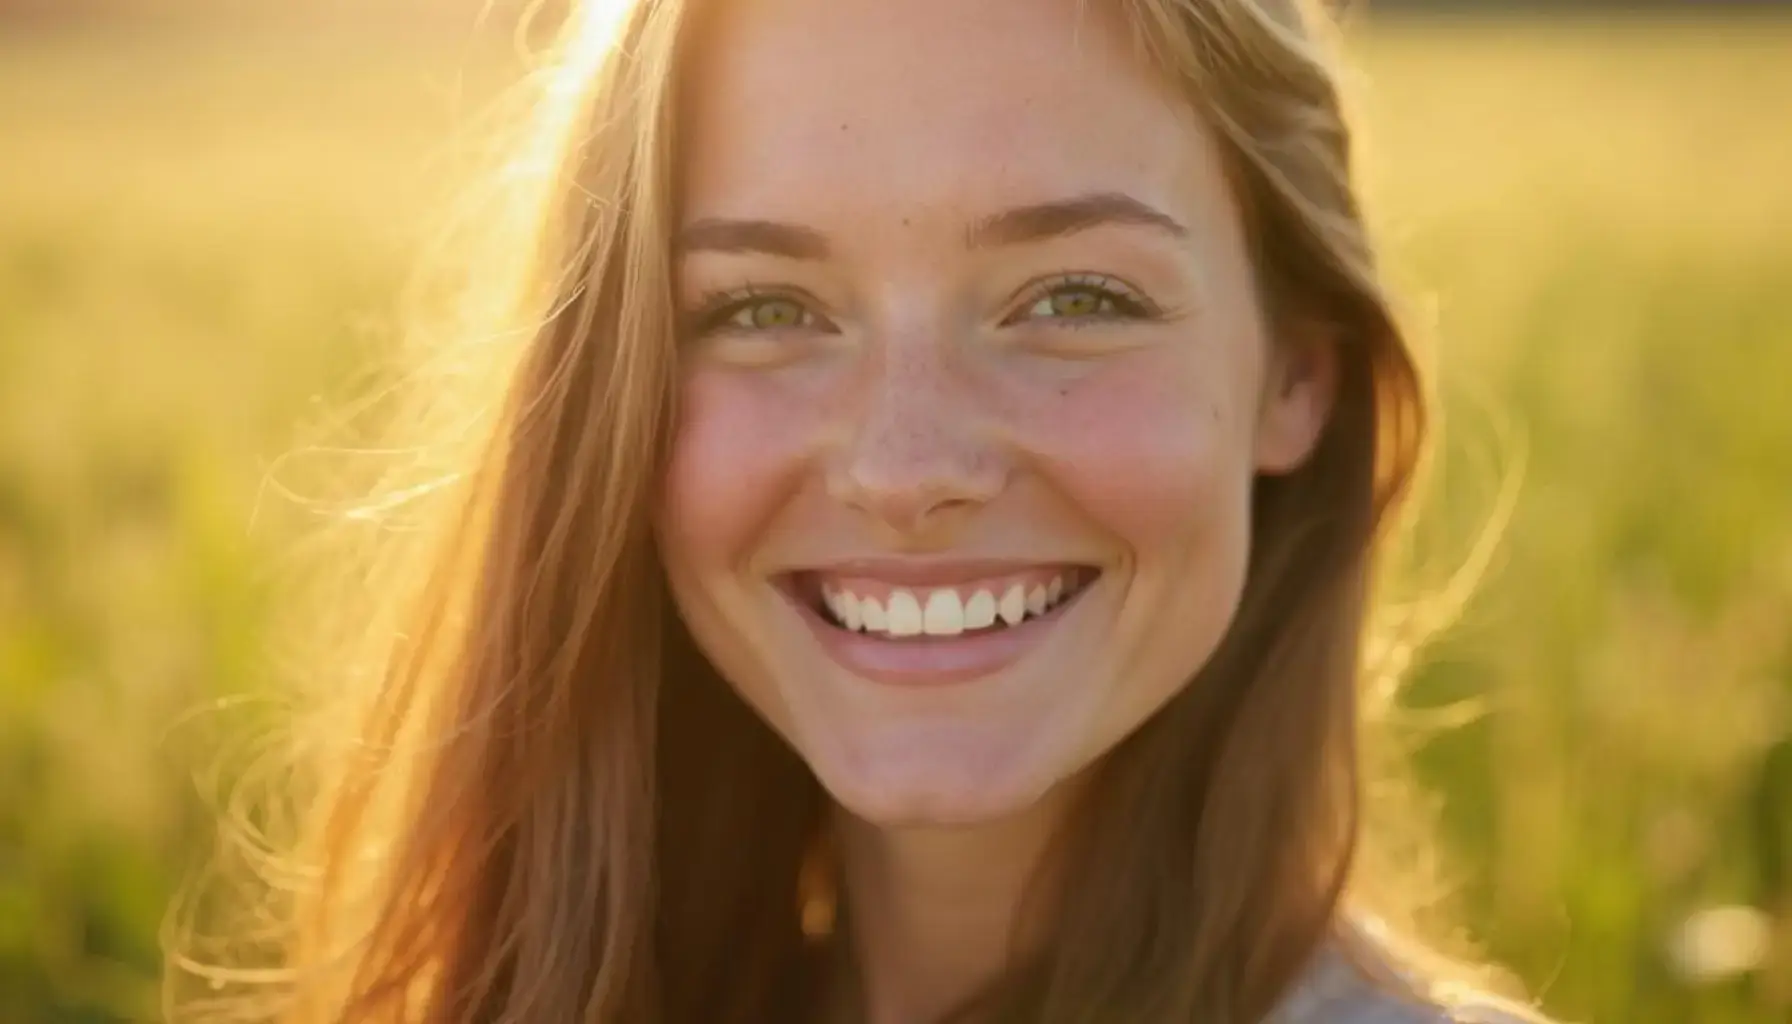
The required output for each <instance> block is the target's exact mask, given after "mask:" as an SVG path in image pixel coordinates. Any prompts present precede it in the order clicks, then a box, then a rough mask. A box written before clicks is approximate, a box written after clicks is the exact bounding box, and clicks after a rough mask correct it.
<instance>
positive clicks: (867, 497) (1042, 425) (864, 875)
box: [659, 0, 1335, 1024]
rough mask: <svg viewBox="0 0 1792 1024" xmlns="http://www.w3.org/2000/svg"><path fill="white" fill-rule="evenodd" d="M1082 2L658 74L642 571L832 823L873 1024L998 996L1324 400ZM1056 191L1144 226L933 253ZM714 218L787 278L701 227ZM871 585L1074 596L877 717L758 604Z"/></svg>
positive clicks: (831, 5)
mask: <svg viewBox="0 0 1792 1024" xmlns="http://www.w3.org/2000/svg"><path fill="white" fill-rule="evenodd" d="M1099 6H1100V5H1089V7H1090V9H1089V10H1086V11H1081V12H1079V10H1078V7H1079V4H1078V3H1077V2H1076V0H979V2H977V3H965V2H964V0H905V2H904V3H900V4H892V3H886V2H879V0H730V2H728V3H725V4H717V5H715V9H714V10H713V11H711V12H708V13H709V14H710V15H713V17H711V18H710V19H709V21H708V22H707V24H706V26H705V31H704V34H703V38H702V39H701V40H700V46H699V47H698V50H697V52H696V53H695V54H694V56H693V58H692V61H691V65H690V69H691V72H692V74H691V76H690V79H689V82H688V88H687V89H686V93H685V96H686V108H685V109H684V110H683V111H682V117H683V118H684V120H683V121H682V123H681V133H682V134H681V140H682V146H683V148H682V150H681V152H682V156H683V159H684V160H685V161H686V163H685V166H684V168H683V170H684V172H685V177H684V181H683V191H682V194H681V196H680V200H681V209H682V218H683V224H684V226H685V228H686V229H687V233H686V235H685V236H683V237H682V239H681V247H680V252H679V256H678V260H679V264H678V272H679V280H680V302H681V306H682V315H683V317H684V318H685V320H686V322H687V324H688V326H687V330H686V331H685V337H684V338H683V339H682V340H681V344H682V345H683V346H684V349H683V356H682V358H683V380H682V389H683V390H682V394H681V398H680V401H681V407H680V408H681V420H680V423H679V424H678V428H677V433H676V436H675V440H674V445H673V454H672V460H671V466H670V471H669V475H668V478H667V482H666V490H665V493H664V496H663V498H664V501H663V511H662V515H661V521H660V524H659V530H660V537H661V545H662V550H663V553H664V559H665V564H666V570H667V575H668V579H669V581H670V584H671V588H672V592H673V596H674V599H675V601H676V602H677V605H678V607H679V609H680V612H681V614H682V615H683V617H684V618H685V620H686V621H687V623H688V624H689V626H690V628H691V631H692V633H693V635H694V636H695V637H696V639H697V642H698V643H699V645H700V646H701V647H702V648H703V650H704V652H705V653H706V655H707V656H708V657H709V658H710V659H711V661H712V662H713V663H714V664H715V665H716V667H717V668H718V669H719V671H720V672H721V673H722V675H723V676H724V677H725V678H726V679H727V680H728V681H729V683H730V685H732V686H733V687H734V688H735V689H736V690H737V692H738V693H739V694H740V696H741V697H742V698H743V699H744V700H745V701H746V702H747V703H748V704H749V705H751V706H752V707H753V708H754V709H755V710H756V711H757V712H758V713H759V714H760V715H761V716H762V717H763V718H764V720H765V721H766V722H767V723H768V724H769V725H770V726H771V727H772V728H773V729H775V730H776V731H777V732H778V733H780V734H781V735H782V736H783V737H784V738H785V739H786V740H787V741H788V742H789V743H790V745H791V746H792V747H793V748H794V749H795V750H796V751H797V752H798V753H799V754H800V755H801V756H802V757H803V758H804V759H805V760H806V761H807V763H808V764H809V765H810V767H811V768H812V769H813V771H814V772H815V774H816V776H817V777H818V778H819V780H820V781H821V783H822V784H823V786H824V787H825V788H826V789H827V791H828V792H829V794H830V795H831V796H832V797H833V799H834V800H835V801H836V803H837V805H838V812H839V813H838V815H837V817H838V826H839V833H840V838H841V843H840V848H841V851H842V861H843V873H844V884H845V891H846V898H847V899H848V900H849V901H850V902H851V904H852V907H853V915H852V919H851V920H852V922H853V927H854V935H853V941H854V948H855V950H856V953H857V959H858V962H859V972H860V975H861V978H862V990H863V994H864V999H865V1002H866V1005H865V1007H864V1012H865V1014H866V1016H865V1019H867V1020H870V1021H872V1022H874V1024H906V1022H912V1021H920V1020H924V1019H926V1018H927V1017H928V1016H929V1015H931V1014H935V1013H938V1012H939V1011H940V1010H941V1009H943V1008H945V1007H947V1006H949V1005H950V1004H951V1003H953V1002H954V1001H956V1000H957V999H959V998H961V997H963V996H964V995H965V994H966V993H967V992H969V991H971V990H972V989H973V988H974V987H975V986H977V985H978V984H980V983H982V982H983V981H985V980H987V979H988V978H990V977H991V976H993V975H994V974H995V973H996V972H998V971H999V970H1000V969H1001V966H1002V963H1003V960H1004V950H1005V949H1006V948H1007V946H1006V944H1007V942H1008V940H1009V939H1010V938H1011V936H1010V934H1009V933H1010V930H1011V928H1012V926H1013V924H1014V917H1015V905H1016V902H1017V900H1018V899H1019V896H1020V893H1021V890H1022V887H1023V886H1024V884H1025V881H1026V879H1027V876H1028V873H1029V871H1030V870H1031V868H1032V867H1033V866H1034V865H1035V864H1036V863H1038V860H1039V856H1040V852H1041V848H1042V846H1043V845H1044V843H1045V842H1046V841H1047V839H1048V837H1049V836H1050V834H1051V832H1052V829H1053V828H1054V827H1055V826H1056V825H1057V823H1058V822H1059V821H1060V820H1062V816H1063V814H1064V809H1065V806H1066V804H1067V802H1068V801H1069V799H1070V796H1071V795H1072V793H1073V792H1074V791H1075V789H1076V788H1077V785H1078V780H1079V779H1082V778H1086V777H1087V774H1088V771H1087V770H1088V768H1089V767H1090V766H1091V765H1092V764H1094V763H1095V762H1096V761H1097V760H1098V759H1099V758H1101V757H1102V755H1104V754H1105V753H1106V752H1108V751H1109V750H1111V749H1112V748H1113V747H1114V746H1115V745H1116V744H1117V743H1119V742H1120V741H1121V740H1122V739H1124V738H1125V737H1126V736H1127V735H1128V734H1129V733H1130V732H1132V731H1133V730H1134V729H1136V728H1137V727H1138V726H1139V725H1140V724H1141V723H1143V722H1144V721H1146V720H1147V719H1148V718H1149V717H1150V716H1151V715H1152V714H1153V713H1154V712H1156V711H1157V710H1158V709H1159V708H1160V707H1162V706H1163V704H1164V703H1165V702H1166V701H1167V700H1168V699H1169V698H1170V697H1172V696H1173V695H1174V694H1175V693H1176V692H1178V690H1180V689H1181V688H1182V687H1184V686H1186V685H1188V681H1189V680H1190V678H1191V677H1192V676H1193V675H1194V674H1195V673H1196V672H1197V671H1198V670H1199V668H1200V667H1201V665H1202V664H1203V663H1204V662H1205V661H1206V660H1207V659H1208V658H1209V657H1210V656H1211V655H1212V653H1213V651H1214V649H1215V648H1216V646H1217V645H1218V643H1219V641H1220V638H1221V637H1222V635H1223V634H1224V632H1225V630H1226V628H1227V626H1228V625H1229V623H1230V622H1231V619H1232V616H1233V615H1234V613H1235V611H1236V609H1237V606H1238V602H1239V598H1240V595H1241V592H1242V588H1243V585H1244V579H1245V568H1246V564H1247V555H1248V548H1249V543H1250V536H1249V533H1250V530H1249V512H1250V494H1251V484H1252V481H1253V479H1254V477H1255V476H1256V475H1257V474H1259V473H1278V472H1285V471H1287V470H1289V469H1291V468H1293V467H1295V466H1296V465H1298V464H1299V463H1300V462H1301V461H1302V460H1303V459H1304V458H1305V457H1306V456H1307V454H1308V453H1309V452H1310V450H1311V448H1312V447H1313V445H1314V443H1315V441H1316V439H1317V436H1318V434H1319V432H1320V430H1321V428H1322V426H1323V423H1324V418H1325V414H1326V411H1327V408H1328V404H1329V400H1330V394H1331V390H1332V386H1333V378H1334V376H1335V368H1334V365H1333V357H1332V355H1331V348H1330V346H1329V345H1327V344H1324V343H1323V339H1314V338H1277V339H1274V340H1273V341H1272V339H1271V337H1270V334H1269V330H1268V327H1267V321H1266V318H1265V316H1264V314H1263V312H1262V310H1260V309H1259V308H1258V306H1257V303H1256V299H1255V292H1254V289H1253V278H1252V268H1251V266H1250V262H1249V258H1248V255H1247V247H1246V244H1245V235H1244V228H1243V224H1242V219H1241V214H1240V209H1239V206H1238V203H1237V202H1236V200H1235V198H1234V196H1233V195H1232V194H1231V192H1230V190H1229V188H1228V185H1227V182H1226V178H1225V176H1224V174H1223V172H1222V164H1221V159H1220V153H1219V149H1218V147H1217V144H1216V142H1215V140H1214V137H1213V136H1212V134H1211V133H1210V132H1209V131H1208V130H1207V129H1206V128H1205V127H1204V125H1203V124H1202V123H1201V120H1200V118H1199V117H1198V116H1197V114H1196V113H1195V111H1194V110H1193V109H1192V107H1191V106H1190V105H1189V104H1188V103H1187V102H1185V100H1184V99H1183V98H1181V97H1179V96H1178V95H1176V94H1175V93H1174V92H1173V91H1171V90H1170V89H1169V88H1168V87H1167V86H1166V85H1165V84H1164V83H1162V82H1160V81H1159V80H1157V79H1156V78H1155V77H1154V76H1153V75H1152V74H1151V73H1149V72H1148V70H1147V69H1146V68H1145V67H1144V66H1143V65H1142V64H1141V62H1140V61H1139V60H1138V59H1137V58H1136V56H1135V55H1134V54H1133V53H1132V51H1131V50H1130V49H1129V47H1128V45H1127V43H1126V41H1125V40H1126V37H1125V36H1124V34H1123V33H1122V32H1121V31H1119V30H1118V27H1117V26H1115V25H1110V24H1108V23H1107V22H1106V21H1105V20H1103V18H1102V16H1100V15H1099V13H1098V12H1097V9H1098V8H1099ZM1090 195H1106V196H1115V195H1118V196H1126V197H1130V198H1131V199H1132V200H1134V201H1136V202H1137V203H1139V204H1143V205H1144V206H1146V207H1149V208H1150V209H1151V210H1153V211H1156V212H1157V213H1159V214H1161V215H1162V216H1163V217H1164V218H1166V219H1167V220H1168V221H1173V222H1174V224H1175V225H1176V226H1177V227H1175V228H1171V227H1167V226H1165V225H1164V224H1160V223H1151V222H1146V221H1145V220H1142V219H1139V218H1132V219H1123V220H1121V221H1103V222H1100V223H1096V224H1093V225H1089V226H1086V229H1083V230H1075V231H1070V232H1067V233H1057V234H1052V235H1050V236H1049V237H1042V238H1021V237H1007V238H1001V239H987V238H986V239H982V240H981V241H982V243H983V244H976V245H971V244H967V235H968V234H972V233H975V232H976V230H977V228H978V226H979V225H982V226H984V227H985V228H987V226H988V224H989V219H990V218H992V217H995V216H997V215H1000V214H1002V213H1003V212H1004V211H1009V210H1013V209H1015V208H1017V207H1024V206H1028V205H1029V204H1041V203H1053V202H1059V201H1062V200H1065V199H1069V198H1074V197H1086V196H1090ZM737 220H750V221H764V222H775V223H778V224H781V225H788V226H794V227H800V228H801V229H803V230H804V231H805V232H807V233H808V234H806V235H803V236H802V237H801V238H800V239H799V240H801V241H803V242H804V245H805V247H806V248H807V249H808V250H809V251H807V252H804V253H802V254H801V255H802V256H803V257H804V258H791V255H790V254H774V253H768V252H762V251H756V250H755V249H753V248H752V247H751V246H747V245H746V242H750V241H752V239H750V238H746V236H743V235H742V233H741V232H739V231H734V232H732V234H731V233H730V230H729V229H726V228H724V229H721V230H717V229H716V228H715V225H716V224H717V222H723V221H737ZM748 234H749V235H750V234H751V233H750V232H749V233H748ZM743 239H744V241H743ZM754 244H757V243H756V242H755V243H754ZM723 249H726V250H730V251H721V250H723ZM1066 275H1069V276H1070V277H1071V278H1073V280H1072V281H1071V282H1068V283H1067V282H1065V281H1064V278H1065V276H1066ZM1090 282H1096V283H1097V284H1099V286H1100V287H1104V288H1114V289H1117V290H1119V291H1121V293H1122V295H1123V297H1124V298H1126V299H1128V300H1129V302H1127V303H1117V302H1115V301H1114V300H1112V299H1109V300H1108V301H1107V302H1106V304H1103V303H1102V301H1101V297H1100V296H1099V295H1095V294H1092V293H1091V292H1089V290H1088V289H1089V287H1090ZM743 287H750V288H751V289H752V295H751V296H749V300H750V301H751V302H755V303H757V305H746V306H741V305H739V304H738V300H739V299H740V296H739V295H738V290H739V289H742V288H743ZM1052 289H1058V290H1059V292H1060V294H1058V295H1057V297H1056V298H1055V299H1054V298H1053V292H1052ZM718 293H723V294H733V296H734V298H733V299H722V300H718V301H720V302H721V303H722V305H721V310H720V313H719V314H716V315H708V314H712V313H715V312H716V309H715V305H716V304H715V301H712V300H715V299H716V296H717V295H718ZM1041 299H1044V300H1045V303H1044V305H1043V306H1041V305H1040V300H1041ZM1130 300H1138V301H1140V302H1142V303H1143V304H1144V306H1145V307H1146V308H1145V310H1144V311H1143V312H1140V311H1139V310H1138V309H1136V308H1135V307H1134V306H1132V305H1131V302H1130ZM729 301H735V302H736V303H737V304H736V305H734V306H729V305H727V302H729ZM1054 302H1055V303H1056V305H1054ZM1092 307H1093V308H1094V309H1096V310H1097V312H1096V313H1095V314H1094V315H1088V314H1087V312H1086V311H1087V310H1089V309H1091V308H1092ZM1122 307H1124V308H1122ZM1135 314H1137V315H1135ZM706 317H707V318H706ZM718 319H719V320H720V321H721V322H720V323H718V322H717V321H718ZM867 558H878V559H891V560H896V562H898V563H903V564H906V563H905V561H904V560H907V561H908V562H913V563H915V564H928V565H938V564H940V563H942V562H948V563H949V562H953V561H958V560H965V559H997V560H1002V561H1005V562H1012V563H1014V564H1015V565H1017V566H1018V565H1026V564H1041V563H1078V564H1084V565H1089V566H1094V567H1098V568H1099V569H1100V576H1099V578H1098V579H1097V580H1096V581H1095V583H1094V584H1093V585H1091V586H1090V587H1089V588H1088V589H1087V590H1086V591H1084V592H1083V593H1082V594H1080V595H1079V596H1078V597H1077V598H1076V599H1075V601H1074V602H1073V603H1071V604H1070V605H1068V606H1067V607H1066V608H1065V610H1064V612H1063V614H1062V615H1060V616H1058V617H1057V618H1055V619H1053V620H1051V621H1049V622H1045V623H1041V624H1040V625H1041V626H1043V627H1045V628H1044V629H1043V630H1042V631H1041V632H1040V636H1039V639H1038V640H1037V641H1036V642H1035V643H1033V644H1032V645H1031V646H1030V647H1029V648H1028V649H1027V650H1026V651H1025V653H1024V654H1022V655H1021V656H1020V658H1019V659H1018V660H1017V661H1015V662H1013V663H1012V664H1010V665H1008V666H1006V667H1004V668H1002V669H1001V670H1000V671H997V672H994V673H992V674H989V675H986V676H983V677H979V678H975V679H971V680H968V681H962V682H956V683H952V684H951V685H941V686H915V685H907V686H898V685H890V684H888V683H884V682H878V681H875V680H871V679H868V678H865V677H864V676H862V675H860V674H857V673H855V672H853V671H850V670H848V669H847V668H845V667H843V666H842V665H841V664H839V663H837V662H836V661H835V660H834V659H832V658H830V657H828V656H827V654H826V653H825V652H824V649H823V647H822V645H821V644H820V643H819V642H818V641H817V639H816V636H815V634H814V633H813V631H812V629H811V628H810V627H809V625H807V624H806V623H805V621H804V619H803V613H802V612H800V611H799V610H798V608H797V607H796V606H795V605H794V604H793V602H792V599H791V598H790V597H789V596H788V594H787V592H786V591H785V590H784V589H782V587H783V585H784V582H785V581H788V579H789V578H790V577H789V576H788V575H787V574H788V573H790V572H792V571H794V570H823V571H825V570H827V568H828V567H830V566H837V565H839V564H841V563H843V562H845V561H849V560H855V559H867ZM1166 623H1173V624H1174V625H1173V626H1171V627H1168V628H1166ZM887 642H889V643H902V642H904V641H901V640H890V641H887ZM1019 938H1020V939H1021V940H1022V941H1024V936H1022V937H1019Z"/></svg>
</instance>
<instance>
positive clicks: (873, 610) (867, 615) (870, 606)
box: [859, 597, 890, 633]
mask: <svg viewBox="0 0 1792 1024" xmlns="http://www.w3.org/2000/svg"><path fill="white" fill-rule="evenodd" d="M859 618H860V619H862V620H863V624H864V626H865V631H866V632H869V633H882V632H884V631H885V630H887V629H889V626H890V622H889V619H887V618H885V617H884V608H883V605H880V604H878V603H877V598H875V597H867V598H865V599H864V600H863V601H860V602H859Z"/></svg>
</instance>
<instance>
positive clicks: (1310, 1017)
mask: <svg viewBox="0 0 1792 1024" xmlns="http://www.w3.org/2000/svg"><path fill="white" fill-rule="evenodd" d="M1364 948H1367V949H1369V950H1370V952H1369V953H1368V954H1367V956H1366V957H1365V956H1358V957H1356V958H1351V957H1348V956H1346V955H1345V954H1344V953H1342V952H1340V951H1339V950H1337V949H1335V948H1333V949H1327V950H1326V951H1325V952H1323V953H1321V954H1320V956H1319V958H1318V959H1317V960H1316V961H1315V962H1314V964H1313V966H1312V967H1310V968H1308V970H1307V973H1306V976H1305V977H1303V978H1302V979H1301V981H1300V983H1299V984H1298V985H1297V986H1296V987H1295V989H1294V991H1293V992H1292V993H1291V994H1290V995H1289V996H1288V997H1287V998H1286V999H1284V1000H1283V1001H1282V1005H1281V1006H1280V1007H1279V1008H1278V1009H1277V1010H1276V1012H1275V1013H1274V1014H1272V1015H1271V1016H1270V1019H1269V1022H1268V1024H1549V1022H1548V1021H1546V1020H1544V1019H1543V1018H1542V1017H1539V1016H1536V1015H1535V1014H1534V1013H1533V1012H1531V1011H1529V1010H1528V1009H1526V1008H1525V1007H1522V1006H1518V1005H1515V1004H1512V1003H1509V1002H1505V1001H1502V1000H1499V999H1495V998H1493V997H1491V996H1461V997H1457V998H1452V999H1449V1000H1442V999H1429V1000H1428V999H1426V998H1424V997H1422V996H1420V995H1418V994H1417V992H1416V991H1415V989H1416V986H1414V985H1412V984H1410V983H1408V982H1406V981H1404V980H1403V978H1402V976H1401V974H1400V973H1399V972H1398V971H1397V970H1396V969H1395V968H1393V967H1392V966H1387V967H1385V968H1382V966H1381V963H1386V961H1385V960H1383V959H1382V958H1381V957H1380V956H1379V955H1377V954H1376V953H1375V952H1374V951H1373V949H1372V944H1370V945H1368V946H1365V947H1364ZM1365 959H1372V960H1375V961H1381V963H1377V964H1376V967H1375V968H1373V969H1372V968H1365V967H1364V966H1361V963H1362V962H1363V961H1364V960H1365ZM1384 970H1385V974H1384V976H1382V977H1379V978H1378V977H1375V976H1373V975H1374V974H1382V973H1383V971H1384ZM1409 993H1411V994H1409Z"/></svg>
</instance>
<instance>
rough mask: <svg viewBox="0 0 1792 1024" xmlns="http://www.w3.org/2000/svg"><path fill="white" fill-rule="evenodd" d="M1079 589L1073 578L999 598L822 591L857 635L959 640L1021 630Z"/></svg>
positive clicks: (943, 592)
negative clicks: (1005, 628)
mask: <svg viewBox="0 0 1792 1024" xmlns="http://www.w3.org/2000/svg"><path fill="white" fill-rule="evenodd" d="M1074 586H1075V581H1074V577H1072V578H1070V579H1067V578H1066V576H1065V575H1058V576H1054V577H1052V579H1051V580H1050V581H1049V582H1046V583H1035V584H1033V585H1032V587H1031V588H1029V587H1028V586H1027V585H1026V584H1024V583H1016V584H1013V585H1011V586H1010V587H1009V588H1008V589H1007V590H1006V591H1005V592H1004V593H1003V594H1002V596H1001V597H1000V598H999V599H998V598H997V597H996V596H995V594H994V593H993V592H991V591H989V590H979V591H977V592H976V593H974V594H972V595H971V596H970V597H969V598H964V597H961V596H960V595H959V592H958V591H957V590H955V589H953V588H951V587H940V588H938V589H934V590H930V591H926V592H925V598H924V599H923V597H922V596H920V595H918V594H917V593H916V592H915V591H913V590H907V589H901V588H897V589H893V590H891V591H890V592H889V593H888V594H887V595H885V597H884V600H883V602H882V603H879V601H878V600H877V598H874V597H856V596H854V595H853V594H852V593H851V592H849V591H845V590H835V589H833V588H832V587H824V588H822V601H823V603H824V604H825V605H826V606H827V610H828V611H829V612H830V613H832V615H833V618H834V621H835V622H837V623H839V624H840V625H841V626H843V627H845V628H846V629H848V630H850V631H852V632H859V631H860V630H863V631H865V632H868V633H882V634H884V635H887V636H894V637H911V636H920V635H922V634H925V635H927V636H958V635H960V634H962V633H964V632H965V631H967V630H979V629H988V628H990V627H991V626H995V625H998V624H1003V625H1009V626H1018V625H1020V624H1021V623H1022V622H1024V621H1025V620H1026V619H1028V618H1029V617H1032V616H1038V615H1044V614H1045V613H1046V612H1048V611H1050V610H1051V609H1052V608H1054V607H1056V606H1057V605H1058V604H1059V603H1061V602H1062V601H1063V600H1064V598H1065V596H1066V594H1067V593H1069V592H1071V591H1072V589H1073V588H1074Z"/></svg>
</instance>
